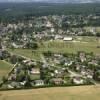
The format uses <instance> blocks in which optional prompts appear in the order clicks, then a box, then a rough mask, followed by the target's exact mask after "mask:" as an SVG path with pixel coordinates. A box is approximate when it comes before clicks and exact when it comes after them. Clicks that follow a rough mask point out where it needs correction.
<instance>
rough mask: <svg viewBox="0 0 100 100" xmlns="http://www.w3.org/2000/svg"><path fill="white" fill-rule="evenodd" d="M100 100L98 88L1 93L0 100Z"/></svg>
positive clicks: (82, 87) (58, 88) (86, 87)
mask: <svg viewBox="0 0 100 100" xmlns="http://www.w3.org/2000/svg"><path fill="white" fill-rule="evenodd" d="M41 99H42V100H100V86H79V87H64V88H61V87H57V88H44V89H32V90H14V91H1V92H0V100H41Z"/></svg>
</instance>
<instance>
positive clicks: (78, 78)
mask: <svg viewBox="0 0 100 100" xmlns="http://www.w3.org/2000/svg"><path fill="white" fill-rule="evenodd" d="M72 81H73V83H74V84H77V85H78V84H83V83H84V80H83V79H82V78H81V77H74V78H73V80H72Z"/></svg>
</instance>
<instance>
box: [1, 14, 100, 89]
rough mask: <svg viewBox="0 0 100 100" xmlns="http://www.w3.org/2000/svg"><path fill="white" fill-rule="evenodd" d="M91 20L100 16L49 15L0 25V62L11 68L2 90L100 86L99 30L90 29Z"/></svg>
mask: <svg viewBox="0 0 100 100" xmlns="http://www.w3.org/2000/svg"><path fill="white" fill-rule="evenodd" d="M90 19H92V20H96V21H97V20H98V19H100V17H99V16H96V15H88V16H81V15H77V16H72V15H68V16H65V15H62V16H58V15H49V16H41V17H31V18H30V20H27V21H25V22H24V20H23V21H18V22H16V23H15V22H12V23H1V24H0V61H2V62H3V63H6V64H9V65H11V66H12V67H11V68H10V70H9V71H7V72H8V73H6V74H5V75H3V77H1V80H0V88H1V89H19V88H28V87H31V88H33V87H49V86H75V85H91V84H99V82H100V38H99V36H100V34H99V33H100V30H99V28H100V27H94V26H91V27H90V26H89V23H90V22H89V21H90ZM77 20H78V21H77ZM94 24H96V23H94ZM80 26H81V27H80ZM82 36H83V37H82Z"/></svg>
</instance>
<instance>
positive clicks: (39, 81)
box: [34, 80, 44, 86]
mask: <svg viewBox="0 0 100 100" xmlns="http://www.w3.org/2000/svg"><path fill="white" fill-rule="evenodd" d="M34 83H35V86H43V85H44V81H43V80H35V82H34Z"/></svg>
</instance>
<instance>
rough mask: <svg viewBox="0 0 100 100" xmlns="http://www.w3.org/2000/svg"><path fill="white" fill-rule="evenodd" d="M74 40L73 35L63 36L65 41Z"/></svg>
mask: <svg viewBox="0 0 100 100" xmlns="http://www.w3.org/2000/svg"><path fill="white" fill-rule="evenodd" d="M72 40H73V38H72V37H64V38H63V41H72Z"/></svg>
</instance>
